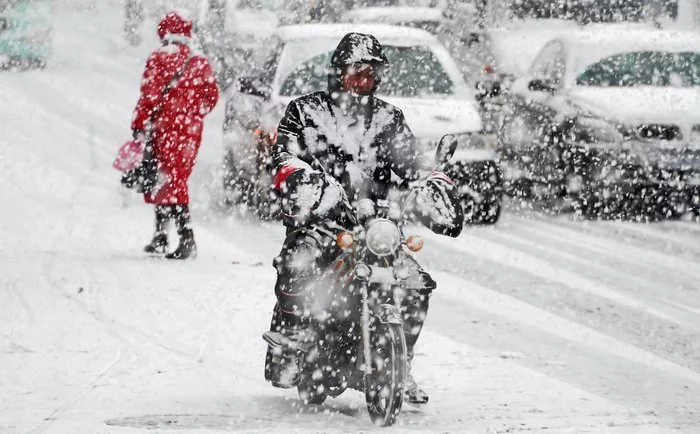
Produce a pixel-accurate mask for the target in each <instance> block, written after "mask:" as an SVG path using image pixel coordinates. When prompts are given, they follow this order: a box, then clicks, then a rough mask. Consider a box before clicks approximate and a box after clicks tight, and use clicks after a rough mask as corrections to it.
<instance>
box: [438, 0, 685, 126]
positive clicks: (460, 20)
mask: <svg viewBox="0 0 700 434" xmlns="http://www.w3.org/2000/svg"><path fill="white" fill-rule="evenodd" d="M686 1H690V0H619V1H610V0H566V1H562V0H447V4H446V6H445V11H446V15H447V16H449V17H450V24H449V28H450V29H452V33H453V34H455V35H456V36H457V37H458V38H459V39H460V41H461V43H458V44H454V45H453V52H452V54H453V56H454V57H455V58H457V59H459V60H461V63H462V64H463V65H464V67H465V71H464V72H465V74H467V76H469V77H472V79H473V80H475V81H476V82H477V99H478V101H479V104H480V106H481V108H482V117H483V118H484V120H485V128H486V129H487V130H491V129H493V128H495V124H496V123H497V122H498V119H499V116H500V109H501V106H502V105H503V103H504V101H505V98H504V94H507V93H508V89H509V87H510V84H511V83H512V81H513V80H514V79H515V78H517V77H520V76H522V75H523V74H524V73H525V72H526V71H527V68H528V67H529V65H530V64H531V63H532V61H533V60H534V58H535V55H536V54H537V53H538V52H539V51H540V50H541V49H542V47H543V46H544V45H545V44H546V43H547V42H548V41H550V40H552V39H555V38H558V37H565V36H567V35H569V34H571V33H575V32H580V31H585V30H586V29H588V30H589V31H595V32H616V31H624V30H625V29H630V28H645V29H649V30H654V29H656V28H657V27H659V26H661V27H667V26H674V25H676V24H677V19H678V18H679V7H680V6H679V4H680V3H681V2H686ZM688 8H689V6H688V7H685V6H684V9H683V8H682V9H683V10H684V11H686V15H692V14H690V13H689V11H688V10H687V9H688Z"/></svg>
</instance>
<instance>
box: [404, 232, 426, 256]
mask: <svg viewBox="0 0 700 434" xmlns="http://www.w3.org/2000/svg"><path fill="white" fill-rule="evenodd" d="M406 247H408V250H410V251H412V252H417V251H419V250H420V249H422V248H423V238H421V237H420V236H418V235H410V236H409V237H408V238H406Z"/></svg>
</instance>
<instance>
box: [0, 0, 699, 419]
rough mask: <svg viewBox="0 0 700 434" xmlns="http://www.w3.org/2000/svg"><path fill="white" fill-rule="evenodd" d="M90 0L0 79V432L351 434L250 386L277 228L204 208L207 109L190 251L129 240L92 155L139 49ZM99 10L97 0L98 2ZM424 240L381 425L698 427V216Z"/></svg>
mask: <svg viewBox="0 0 700 434" xmlns="http://www.w3.org/2000/svg"><path fill="white" fill-rule="evenodd" d="M108 3H109V2H104V3H103V2H92V4H93V5H98V4H99V7H97V8H96V9H94V10H83V11H80V12H77V11H73V12H65V11H64V12H60V13H58V14H57V16H56V20H57V28H56V54H55V56H54V58H53V59H52V61H51V62H50V64H49V67H48V69H47V70H46V71H37V72H29V73H10V72H3V73H1V75H0V119H2V121H1V122H2V124H1V125H2V126H1V127H0V186H1V187H0V432H2V433H25V432H32V433H33V432H51V433H138V432H145V430H156V431H158V432H168V431H170V430H179V431H180V432H183V431H184V432H202V433H213V432H225V431H247V432H262V433H266V432H274V433H276V432H355V431H357V430H362V431H370V430H379V429H377V428H374V427H372V425H371V424H370V422H369V417H368V416H367V414H366V410H365V409H364V402H363V399H362V397H361V395H360V394H359V393H353V392H347V393H346V394H344V395H343V396H342V397H341V398H339V399H337V400H329V401H328V402H327V404H325V405H323V406H320V407H315V406H308V407H306V406H303V405H300V404H299V402H298V400H297V399H296V395H295V393H294V392H293V391H283V390H279V389H273V388H272V387H271V386H269V385H268V384H267V383H266V382H265V381H264V379H263V376H262V372H263V366H262V365H263V357H264V350H265V344H264V343H263V341H262V340H261V339H260V334H261V333H262V332H263V331H264V330H266V329H267V327H268V325H269V314H270V310H271V308H272V305H273V303H274V296H273V292H272V287H273V283H274V278H275V274H274V269H273V268H272V266H271V261H272V258H273V257H274V256H275V255H276V254H277V252H278V249H279V246H280V244H281V240H282V230H281V228H280V227H278V226H277V225H268V224H262V225H261V224H259V223H255V222H251V221H245V220H241V219H235V218H232V217H227V216H225V215H224V214H223V213H222V212H221V211H219V210H218V208H217V207H216V206H214V205H212V204H213V203H215V201H216V197H217V187H218V186H219V185H220V182H219V181H218V179H219V178H218V176H217V163H218V161H219V159H220V155H221V144H220V143H221V137H220V127H219V126H220V122H221V105H220V106H219V108H218V109H217V111H216V112H215V113H214V114H213V115H212V116H210V117H209V118H208V120H207V125H206V128H207V131H206V139H205V142H204V145H203V148H202V154H201V160H200V162H199V164H198V166H197V169H196V173H195V177H194V179H193V182H192V184H193V189H194V191H195V193H194V197H195V203H194V205H193V208H194V211H193V213H194V220H195V235H196V237H197V241H198V244H199V250H200V255H199V257H198V258H197V260H196V261H188V262H184V263H183V262H164V261H161V260H155V259H150V258H146V257H144V255H143V254H141V253H140V249H141V247H142V245H143V244H145V242H146V241H147V240H148V239H149V237H150V235H151V230H152V227H151V225H152V217H151V212H152V211H151V209H150V208H149V207H147V206H146V205H144V204H142V203H141V202H140V201H139V200H138V198H137V197H135V196H129V197H127V199H126V200H125V199H124V197H123V196H122V195H121V194H120V192H119V189H118V178H119V175H118V173H116V172H115V171H113V170H112V169H111V167H110V164H111V160H112V158H113V157H114V154H115V152H116V149H117V147H118V146H119V145H120V144H121V143H122V142H123V141H125V140H126V139H127V138H128V136H129V133H130V132H129V129H128V125H129V121H130V118H131V110H132V108H133V105H134V104H135V102H136V98H137V87H138V84H139V79H140V73H141V69H142V67H143V62H144V60H145V57H146V55H147V53H148V49H149V48H152V47H154V46H155V39H154V38H153V37H152V36H151V37H150V39H148V38H147V39H146V41H145V44H144V46H141V47H138V48H133V47H130V46H127V45H126V44H125V42H123V39H122V38H121V33H120V32H121V11H120V10H119V9H118V8H116V7H113V6H109V5H108ZM113 3H116V2H113ZM418 231H419V232H421V233H423V234H424V235H425V237H426V247H425V249H424V251H423V252H421V254H420V260H421V261H422V263H423V264H424V265H425V266H426V268H427V269H428V271H430V272H431V273H433V276H434V277H435V278H436V279H437V281H438V284H439V288H438V290H437V291H436V292H435V294H434V297H433V298H432V305H431V311H430V314H429V317H428V321H427V324H426V328H425V332H424V334H423V336H422V338H421V341H420V342H419V344H418V347H417V351H418V355H417V357H416V362H415V376H416V378H417V379H418V380H419V382H421V384H422V385H423V386H424V388H425V389H426V390H427V391H428V392H429V393H430V395H431V401H430V404H428V405H427V406H425V407H423V408H420V409H417V408H415V407H411V406H406V408H405V411H404V412H403V413H402V415H401V416H400V418H399V420H398V422H397V425H396V426H395V427H393V428H389V429H386V431H389V432H415V433H418V432H436V433H438V432H439V433H444V432H470V433H471V432H473V433H500V432H519V431H527V432H548V433H549V432H552V433H582V432H590V433H667V432H687V433H697V432H700V283H699V282H700V266H699V265H698V264H699V261H700V226H698V225H694V224H691V223H686V222H674V223H670V222H669V223H662V224H654V225H644V224H632V223H610V222H576V221H572V220H570V219H569V218H567V217H560V218H551V217H545V216H542V215H539V214H535V213H533V214H532V215H525V216H516V215H514V214H506V215H505V216H504V217H503V220H502V222H501V223H499V225H497V226H496V227H495V228H478V229H471V230H468V231H466V232H465V233H464V234H463V235H462V236H461V237H459V238H458V239H456V240H455V239H448V238H441V237H437V236H433V235H432V234H429V233H428V232H427V231H425V230H421V229H418Z"/></svg>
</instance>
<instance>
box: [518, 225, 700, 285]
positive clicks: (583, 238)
mask: <svg viewBox="0 0 700 434" xmlns="http://www.w3.org/2000/svg"><path fill="white" fill-rule="evenodd" d="M520 224H521V226H525V225H527V226H528V227H530V228H532V226H535V227H536V228H537V229H541V231H540V232H539V233H541V234H543V235H544V234H549V235H550V236H552V235H557V236H559V237H561V238H564V239H575V240H576V241H577V243H578V245H583V246H587V247H589V248H591V249H593V250H595V251H598V252H601V253H606V254H610V253H615V254H616V257H618V258H620V259H622V260H624V261H626V262H629V263H631V264H632V263H636V264H637V265H636V266H640V264H639V262H643V263H644V264H646V265H647V266H650V267H663V268H665V269H667V270H668V271H670V272H673V273H678V272H682V273H684V274H689V275H692V276H693V278H694V279H696V280H700V270H698V267H697V263H693V262H691V261H688V260H686V259H684V258H678V257H674V256H669V255H667V254H664V253H660V252H655V251H652V250H649V249H646V248H644V247H641V246H635V245H631V244H623V243H621V242H619V241H617V240H616V239H615V238H612V239H611V237H610V234H607V236H605V238H603V237H600V236H597V235H594V234H589V233H586V232H585V230H584V229H583V228H580V227H571V226H569V225H561V224H554V223H551V222H545V221H542V220H540V219H538V220H528V221H527V222H524V221H523V222H522V223H520ZM696 287H697V286H696Z"/></svg>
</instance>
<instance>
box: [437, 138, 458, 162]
mask: <svg viewBox="0 0 700 434" xmlns="http://www.w3.org/2000/svg"><path fill="white" fill-rule="evenodd" d="M457 142H458V140H457V137H456V136H455V135H453V134H445V135H444V136H442V139H440V143H438V146H437V149H436V150H435V165H436V166H437V167H438V169H442V168H444V167H445V166H447V164H448V163H449V162H450V160H451V159H452V156H454V154H455V151H456V150H457Z"/></svg>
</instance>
